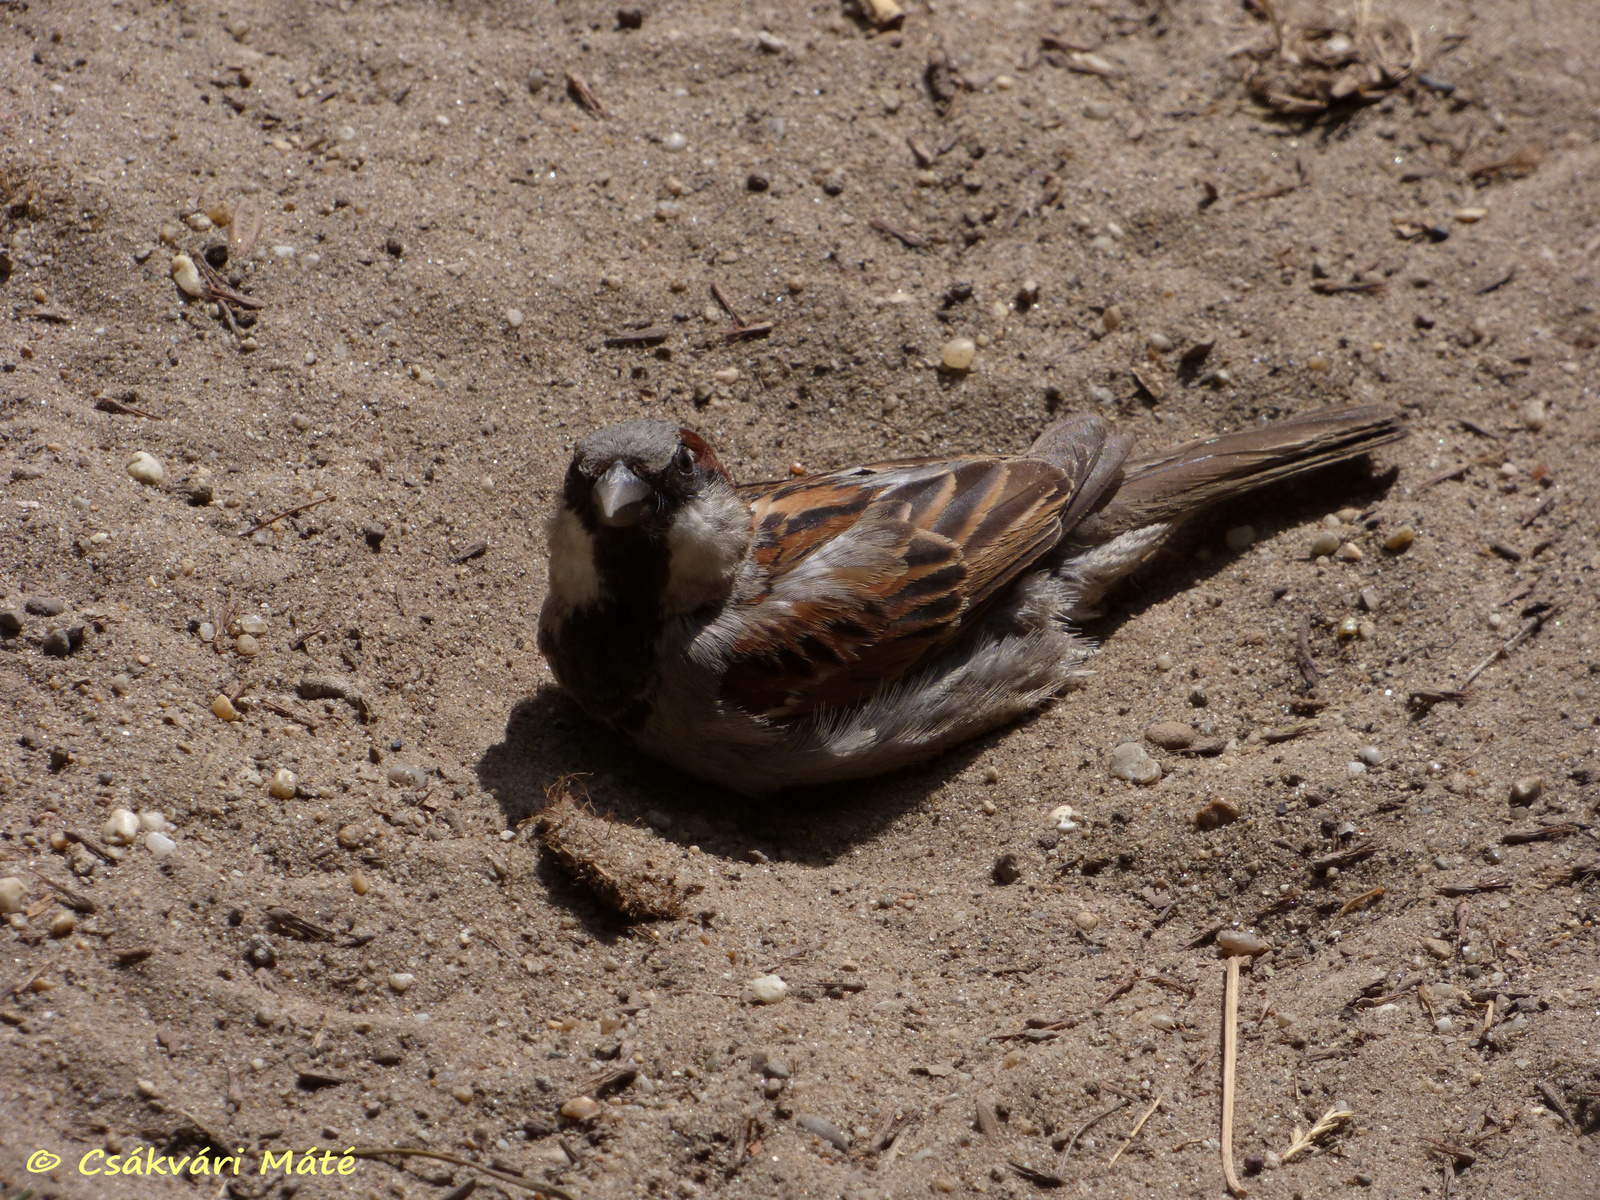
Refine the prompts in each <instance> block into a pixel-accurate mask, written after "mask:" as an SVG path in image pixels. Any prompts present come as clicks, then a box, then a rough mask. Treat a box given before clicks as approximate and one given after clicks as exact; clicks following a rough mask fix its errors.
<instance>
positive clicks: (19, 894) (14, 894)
mask: <svg viewBox="0 0 1600 1200" xmlns="http://www.w3.org/2000/svg"><path fill="white" fill-rule="evenodd" d="M27 895H28V889H27V888H26V887H24V886H23V884H22V880H20V879H18V878H17V877H16V876H15V875H7V876H6V877H5V878H4V879H0V916H10V915H11V914H12V913H19V912H21V911H22V902H23V900H25V899H26V898H27Z"/></svg>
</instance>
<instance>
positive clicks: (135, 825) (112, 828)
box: [100, 808, 139, 846]
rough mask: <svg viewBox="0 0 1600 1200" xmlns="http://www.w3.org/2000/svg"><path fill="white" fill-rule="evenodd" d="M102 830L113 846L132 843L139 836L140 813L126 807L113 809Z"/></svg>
mask: <svg viewBox="0 0 1600 1200" xmlns="http://www.w3.org/2000/svg"><path fill="white" fill-rule="evenodd" d="M100 832H101V834H103V835H104V837H105V839H106V841H108V842H110V843H111V844H112V845H113V846H129V845H132V844H133V839H134V838H136V837H138V836H139V817H138V814H137V813H134V812H131V811H129V810H128V809H126V808H118V809H113V810H112V813H111V815H110V816H109V817H107V818H106V823H105V824H104V825H102V826H101V827H100Z"/></svg>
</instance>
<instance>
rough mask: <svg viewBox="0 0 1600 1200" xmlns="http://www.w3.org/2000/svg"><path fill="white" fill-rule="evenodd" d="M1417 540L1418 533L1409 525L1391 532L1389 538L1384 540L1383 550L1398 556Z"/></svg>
mask: <svg viewBox="0 0 1600 1200" xmlns="http://www.w3.org/2000/svg"><path fill="white" fill-rule="evenodd" d="M1416 540H1417V531H1416V530H1415V529H1413V528H1411V526H1409V525H1401V526H1400V527H1399V528H1397V529H1394V530H1392V531H1390V533H1389V536H1388V537H1386V538H1384V539H1383V548H1384V549H1385V550H1388V551H1391V552H1392V553H1395V554H1398V553H1400V551H1402V550H1404V549H1405V548H1406V547H1408V546H1409V545H1411V543H1412V542H1414V541H1416Z"/></svg>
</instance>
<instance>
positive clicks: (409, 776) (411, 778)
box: [384, 762, 427, 788]
mask: <svg viewBox="0 0 1600 1200" xmlns="http://www.w3.org/2000/svg"><path fill="white" fill-rule="evenodd" d="M384 774H385V775H387V776H388V777H389V782H390V783H392V784H394V785H395V787H403V788H419V787H421V786H422V784H423V781H424V780H425V779H426V778H427V776H425V775H424V774H423V773H422V770H421V769H420V768H418V767H413V766H412V765H410V764H409V763H399V762H392V763H390V764H389V767H388V770H386V771H385V772H384Z"/></svg>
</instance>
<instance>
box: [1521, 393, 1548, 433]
mask: <svg viewBox="0 0 1600 1200" xmlns="http://www.w3.org/2000/svg"><path fill="white" fill-rule="evenodd" d="M1546 420H1547V418H1546V416H1545V411H1544V401H1543V400H1540V399H1539V398H1538V397H1534V398H1533V399H1532V400H1529V401H1528V402H1527V403H1526V404H1524V405H1523V406H1522V423H1523V424H1524V425H1525V426H1527V427H1528V428H1529V429H1531V430H1533V432H1534V433H1538V432H1539V431H1540V430H1541V429H1543V428H1544V427H1545V422H1546Z"/></svg>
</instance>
